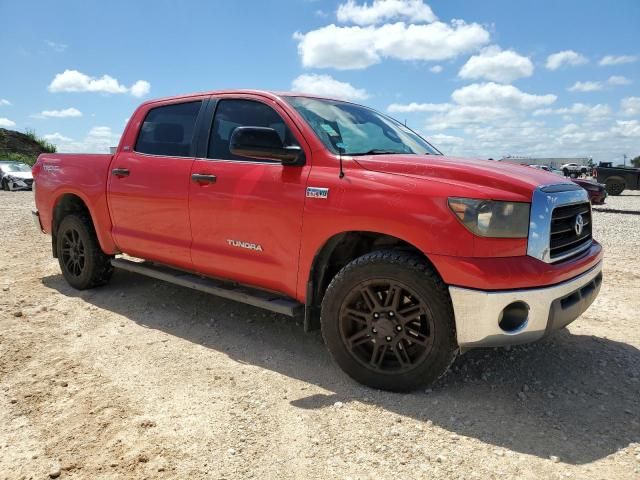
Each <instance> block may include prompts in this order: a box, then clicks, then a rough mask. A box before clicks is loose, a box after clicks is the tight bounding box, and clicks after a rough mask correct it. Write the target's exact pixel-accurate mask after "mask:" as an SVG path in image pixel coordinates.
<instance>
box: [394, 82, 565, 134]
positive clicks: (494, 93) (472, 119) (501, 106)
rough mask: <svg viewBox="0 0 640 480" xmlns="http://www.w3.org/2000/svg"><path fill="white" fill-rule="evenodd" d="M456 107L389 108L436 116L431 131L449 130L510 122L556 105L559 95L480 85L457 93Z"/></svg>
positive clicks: (437, 104) (399, 106)
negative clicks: (534, 111) (522, 114)
mask: <svg viewBox="0 0 640 480" xmlns="http://www.w3.org/2000/svg"><path fill="white" fill-rule="evenodd" d="M451 98H452V100H453V103H416V102H412V103H408V104H398V103H394V104H391V105H389V107H387V110H388V111H389V112H392V113H415V112H425V113H432V114H433V115H432V116H431V117H430V118H429V122H428V123H427V128H428V129H429V130H445V129H448V128H463V127H467V126H469V125H483V124H487V123H488V122H493V121H502V122H504V121H510V120H512V119H514V118H517V117H518V115H520V113H519V112H523V111H526V110H531V109H534V108H541V107H545V106H548V105H551V104H552V103H554V102H555V101H556V98H557V97H556V96H555V95H551V94H548V95H534V94H530V93H525V92H523V91H521V90H520V89H518V88H516V87H514V86H513V85H501V84H497V83H493V82H490V83H476V84H471V85H467V86H465V87H462V88H459V89H457V90H455V91H454V92H453V93H452V94H451Z"/></svg>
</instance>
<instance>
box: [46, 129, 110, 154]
mask: <svg viewBox="0 0 640 480" xmlns="http://www.w3.org/2000/svg"><path fill="white" fill-rule="evenodd" d="M52 135H57V134H52ZM60 136H61V137H63V135H60ZM119 141H120V135H119V134H116V133H114V132H113V131H112V130H111V128H110V127H104V126H97V127H93V128H91V130H89V132H88V133H87V135H86V136H85V137H84V139H82V140H80V141H74V140H71V139H67V137H65V138H64V139H63V138H58V139H57V140H56V141H55V143H56V146H57V147H58V151H60V152H62V153H78V152H84V153H108V152H109V147H114V146H116V145H118V142H119Z"/></svg>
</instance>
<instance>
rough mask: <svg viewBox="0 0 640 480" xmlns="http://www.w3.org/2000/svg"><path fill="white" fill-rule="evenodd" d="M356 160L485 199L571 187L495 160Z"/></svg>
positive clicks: (541, 173)
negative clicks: (543, 187)
mask: <svg viewBox="0 0 640 480" xmlns="http://www.w3.org/2000/svg"><path fill="white" fill-rule="evenodd" d="M353 159H354V160H355V161H356V162H357V163H358V164H359V165H360V166H361V167H363V168H365V169H367V170H372V171H375V172H380V173H390V174H395V175H404V176H407V177H412V178H424V179H430V180H432V181H438V182H443V183H449V184H451V185H456V186H459V187H464V188H466V189H468V190H470V191H471V192H472V193H471V194H473V193H474V192H475V193H478V194H483V195H482V197H485V196H487V195H488V196H490V197H493V198H496V197H497V196H500V193H501V192H508V193H509V194H510V195H508V196H512V195H513V194H516V195H518V196H520V197H523V199H526V201H530V199H531V194H532V192H533V190H535V189H536V188H537V187H538V186H540V185H550V184H558V183H567V184H569V185H570V184H571V182H570V181H568V180H565V179H564V178H563V177H560V176H558V175H555V174H553V173H549V172H546V171H544V170H538V169H535V168H531V167H529V166H527V165H516V164H512V163H507V162H498V161H495V160H479V159H469V158H458V157H448V156H443V155H369V156H361V157H353Z"/></svg>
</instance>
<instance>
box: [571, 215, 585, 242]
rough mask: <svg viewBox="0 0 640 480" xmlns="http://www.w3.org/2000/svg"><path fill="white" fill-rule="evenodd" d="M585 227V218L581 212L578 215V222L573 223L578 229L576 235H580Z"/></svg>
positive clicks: (574, 227) (575, 228)
mask: <svg viewBox="0 0 640 480" xmlns="http://www.w3.org/2000/svg"><path fill="white" fill-rule="evenodd" d="M583 228H584V218H582V215H581V214H580V213H579V214H578V215H576V223H575V224H574V225H573V229H574V230H575V231H576V235H578V236H580V234H581V233H582V229H583Z"/></svg>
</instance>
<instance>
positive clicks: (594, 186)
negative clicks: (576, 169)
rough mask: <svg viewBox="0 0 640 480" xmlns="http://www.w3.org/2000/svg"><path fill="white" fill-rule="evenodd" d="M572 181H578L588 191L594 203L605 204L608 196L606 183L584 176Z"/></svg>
mask: <svg viewBox="0 0 640 480" xmlns="http://www.w3.org/2000/svg"><path fill="white" fill-rule="evenodd" d="M571 181H572V182H573V183H577V184H578V185H580V186H581V187H582V188H584V189H585V190H586V191H587V193H588V194H589V200H591V204H592V205H603V204H604V201H605V199H606V198H607V187H606V185H604V184H602V183H598V182H594V181H592V180H585V179H583V178H572V179H571Z"/></svg>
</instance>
